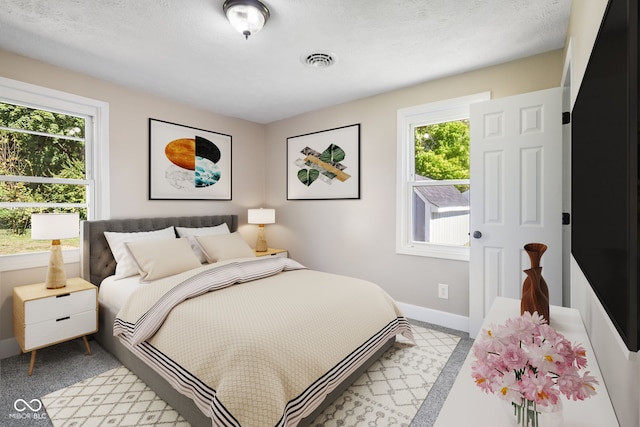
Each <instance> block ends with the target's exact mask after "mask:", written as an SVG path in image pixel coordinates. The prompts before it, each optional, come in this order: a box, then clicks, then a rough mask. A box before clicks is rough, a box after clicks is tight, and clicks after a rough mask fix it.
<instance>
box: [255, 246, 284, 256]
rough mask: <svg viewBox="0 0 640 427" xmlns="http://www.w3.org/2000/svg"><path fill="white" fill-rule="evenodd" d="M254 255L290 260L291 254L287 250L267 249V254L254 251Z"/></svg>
mask: <svg viewBox="0 0 640 427" xmlns="http://www.w3.org/2000/svg"><path fill="white" fill-rule="evenodd" d="M253 253H255V254H256V256H277V257H282V258H288V257H289V252H288V251H287V250H286V249H275V248H267V250H266V251H265V252H257V251H256V250H255V249H254V250H253Z"/></svg>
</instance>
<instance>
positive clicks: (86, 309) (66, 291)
mask: <svg viewBox="0 0 640 427" xmlns="http://www.w3.org/2000/svg"><path fill="white" fill-rule="evenodd" d="M97 331H98V288H97V287H96V286H94V285H92V284H91V283H89V282H87V281H86V280H83V279H81V278H79V277H75V278H72V279H68V280H67V286H65V287H63V288H57V289H47V287H46V286H45V284H44V283H37V284H34V285H25V286H18V287H15V288H13V333H14V335H15V336H16V339H17V340H18V344H20V348H21V349H22V352H23V353H26V352H28V351H31V363H30V364H29V375H31V374H32V373H33V365H34V363H35V361H36V350H38V349H40V348H43V347H48V346H50V345H53V344H58V343H61V342H64V341H69V340H72V339H74V338H79V337H82V339H83V341H84V345H85V347H86V348H87V353H88V354H91V347H89V342H88V341H87V335H88V334H92V333H94V332H97Z"/></svg>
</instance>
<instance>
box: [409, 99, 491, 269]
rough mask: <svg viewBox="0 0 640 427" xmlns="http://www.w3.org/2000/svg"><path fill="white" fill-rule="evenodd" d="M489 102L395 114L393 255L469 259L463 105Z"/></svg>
mask: <svg viewBox="0 0 640 427" xmlns="http://www.w3.org/2000/svg"><path fill="white" fill-rule="evenodd" d="M489 99H490V94H489V92H485V93H481V94H477V95H471V96H467V97H461V98H456V99H452V100H446V101H440V102H434V103H430V104H424V105H419V106H416V107H410V108H405V109H401V110H398V162H399V164H398V171H397V173H398V178H397V185H398V189H397V193H398V199H397V217H398V219H397V231H396V252H398V253H401V254H408V255H423V256H431V257H437V258H449V259H458V260H468V259H469V249H468V245H469V215H470V213H471V212H470V206H469V191H470V184H471V181H470V176H469V162H470V159H469V105H470V104H471V103H473V102H479V101H486V100H489Z"/></svg>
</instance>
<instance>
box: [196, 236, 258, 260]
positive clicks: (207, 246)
mask: <svg viewBox="0 0 640 427" xmlns="http://www.w3.org/2000/svg"><path fill="white" fill-rule="evenodd" d="M196 241H197V242H198V245H200V249H202V252H203V253H204V255H205V257H207V262H209V263H212V262H218V261H223V260H225V259H233V258H248V257H255V256H256V254H255V252H253V249H251V247H250V246H249V245H248V244H247V242H245V240H244V239H243V238H242V236H241V235H240V234H239V233H238V232H237V231H236V232H235V233H229V234H213V235H211V234H210V235H207V236H196Z"/></svg>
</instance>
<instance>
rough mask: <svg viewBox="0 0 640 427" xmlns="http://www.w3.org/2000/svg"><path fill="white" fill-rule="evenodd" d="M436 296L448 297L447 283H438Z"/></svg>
mask: <svg viewBox="0 0 640 427" xmlns="http://www.w3.org/2000/svg"><path fill="white" fill-rule="evenodd" d="M438 298H442V299H449V285H445V284H444V283H438Z"/></svg>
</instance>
